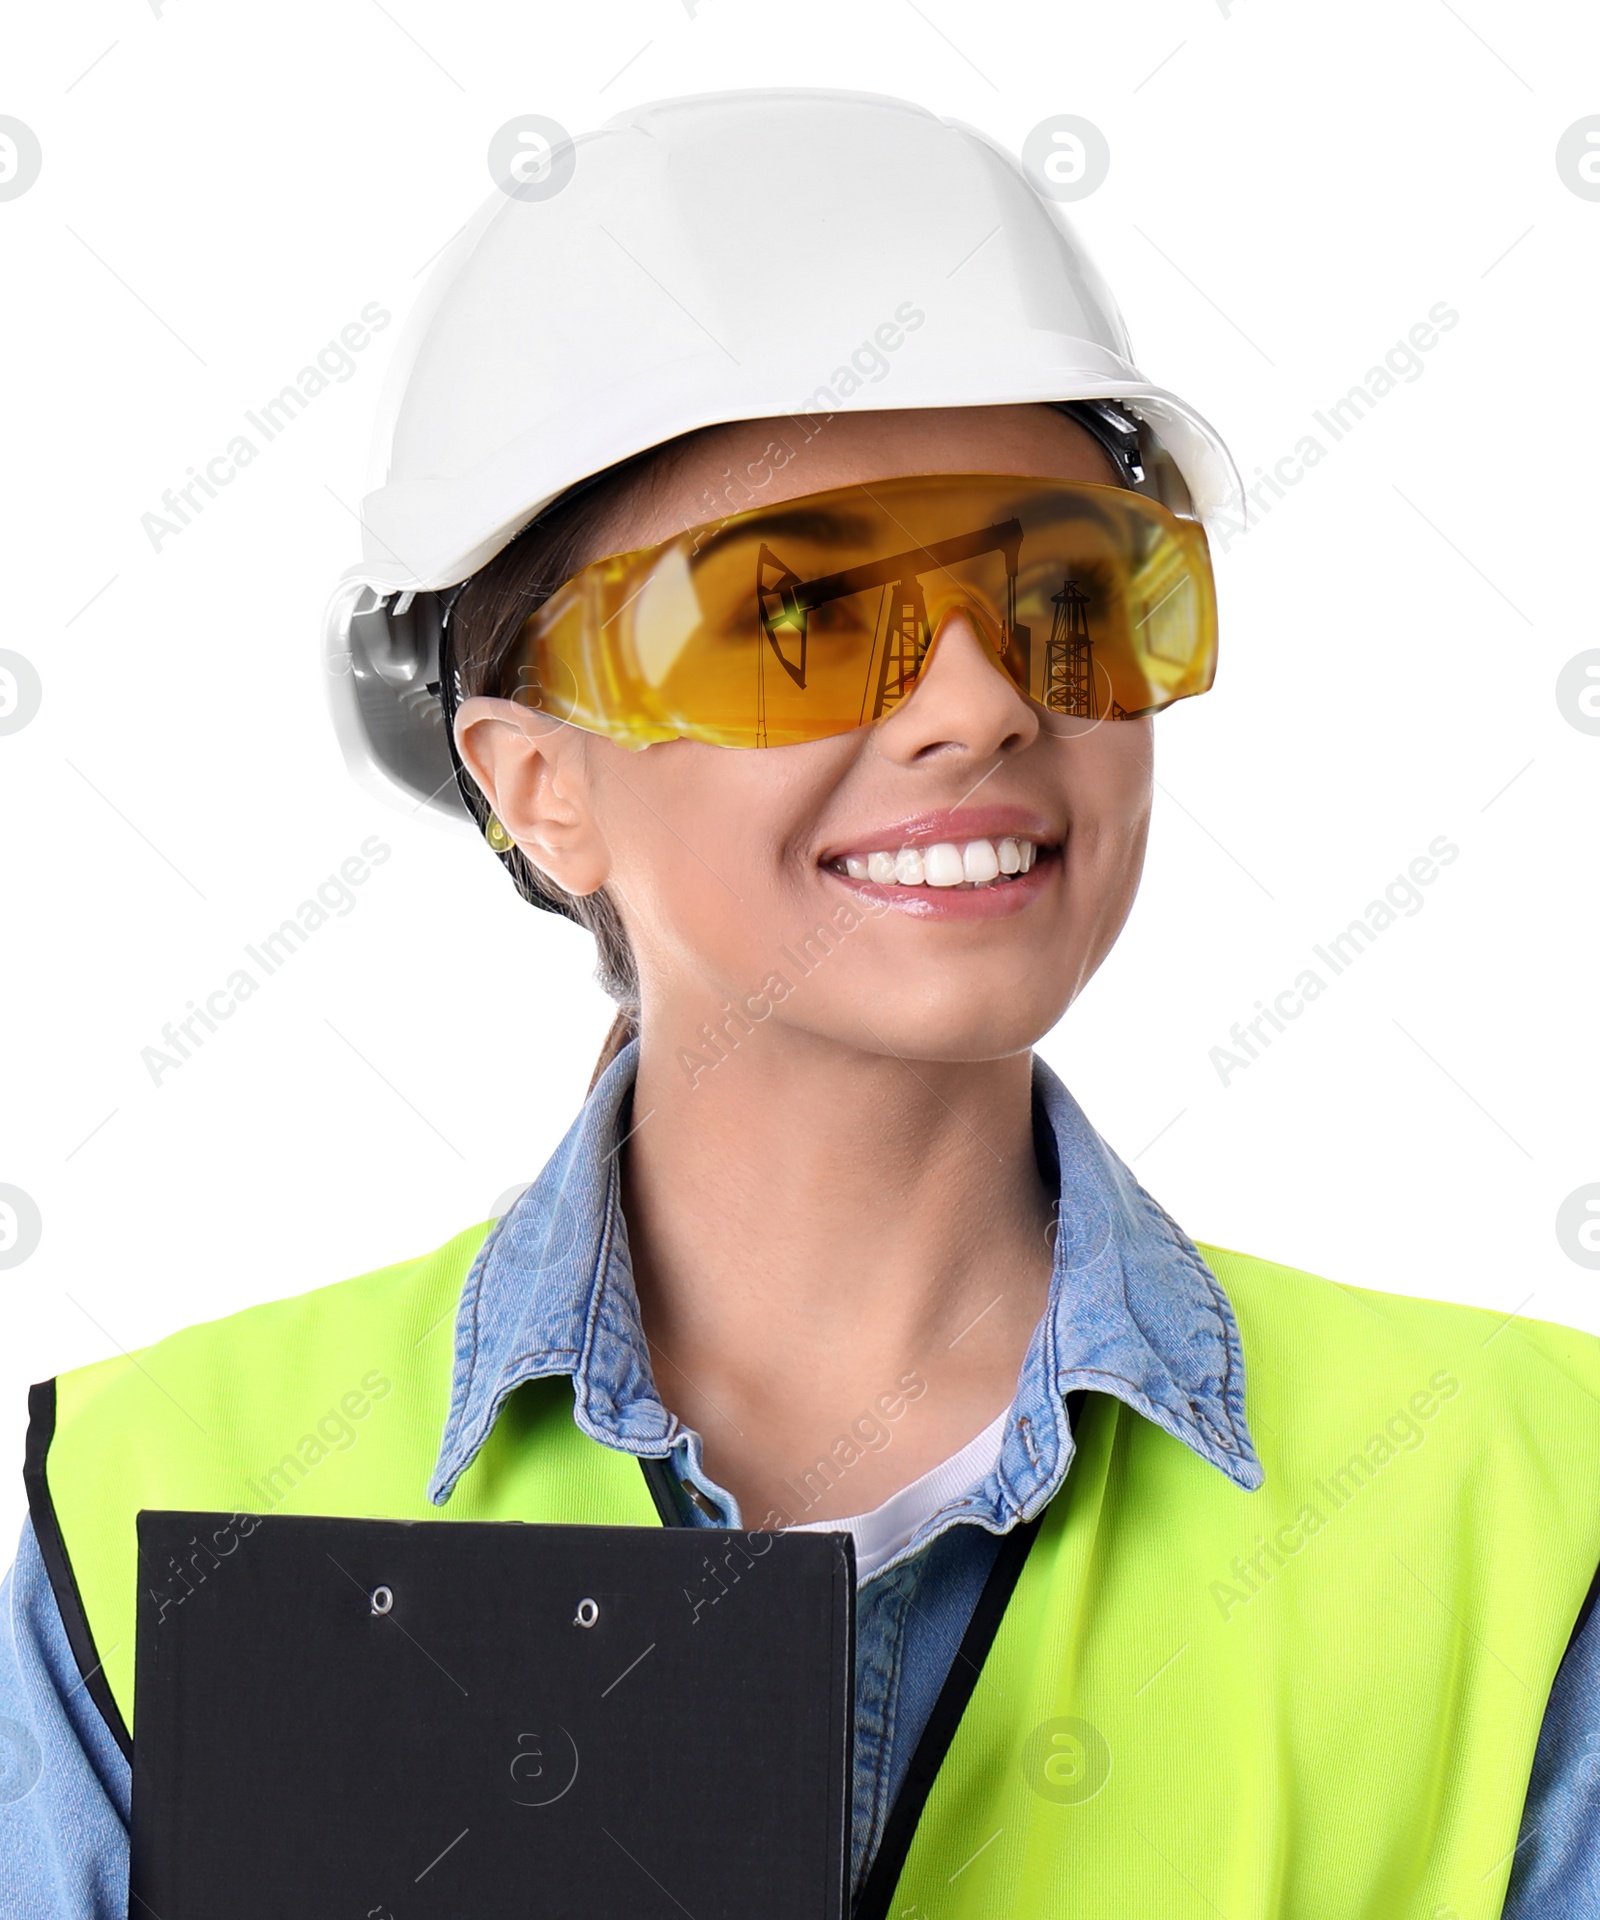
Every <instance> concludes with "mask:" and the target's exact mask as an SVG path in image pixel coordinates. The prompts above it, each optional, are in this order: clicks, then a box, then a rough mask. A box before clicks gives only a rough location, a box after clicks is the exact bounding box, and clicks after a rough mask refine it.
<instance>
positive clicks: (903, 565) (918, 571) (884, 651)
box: [756, 520, 1028, 746]
mask: <svg viewBox="0 0 1600 1920" xmlns="http://www.w3.org/2000/svg"><path fill="white" fill-rule="evenodd" d="M1021 546H1022V522H1021V521H1020V520H1002V521H1000V522H999V523H998V524H997V525H995V526H992V527H984V528H982V529H980V530H979V531H978V532H976V533H959V534H956V535H954V536H953V537H952V538H950V539H948V540H935V541H934V542H933V543H932V544H931V545H930V546H926V547H911V548H909V549H907V551H906V552H904V553H896V554H891V555H890V556H889V558H888V559H886V560H869V561H867V562H865V563H864V564H863V565H861V566H859V567H847V568H845V569H844V570H843V571H842V572H840V573H829V574H824V575H822V576H821V577H820V578H818V579H816V580H802V579H801V578H800V577H799V575H798V574H795V573H792V572H791V571H790V570H789V568H788V567H786V566H785V565H784V564H783V562H782V561H781V560H780V559H779V558H778V556H777V555H776V554H775V553H774V552H773V551H772V549H771V548H770V547H769V546H767V545H766V544H765V542H763V543H762V546H761V550H760V552H759V554H758V555H757V557H756V605H757V607H758V608H759V610H760V615H761V631H762V633H763V634H764V635H765V636H766V639H767V642H768V644H769V645H770V646H771V648H772V651H773V652H774V654H776V655H777V658H778V662H779V664H780V665H781V666H782V668H783V670H784V672H785V673H787V674H788V676H789V678H790V679H791V680H792V681H793V682H794V683H795V685H796V686H797V687H799V688H800V689H801V690H802V691H803V690H804V688H805V684H806V649H807V643H808V631H807V628H808V616H809V615H810V613H811V612H812V610H813V609H814V608H816V607H821V606H826V605H827V604H828V603H829V602H830V601H833V600H843V599H846V598H848V597H849V596H850V595H851V594H856V593H867V592H870V591H871V589H872V588H874V587H883V588H885V589H887V600H888V606H887V611H888V623H887V626H886V627H885V630H884V633H883V636H882V639H881V641H879V642H878V643H877V644H876V645H875V646H874V648H873V659H875V660H876V662H877V673H876V676H874V674H873V662H872V660H869V661H868V663H867V677H866V685H865V686H864V687H863V689H862V695H861V720H862V723H863V724H865V722H866V721H867V720H869V719H871V720H876V719H878V718H880V717H881V716H882V715H883V714H885V713H887V712H888V711H889V710H890V709H891V708H892V707H896V706H898V705H899V703H900V702H901V701H902V700H903V699H904V698H905V696H906V695H907V694H908V693H909V692H910V691H911V687H912V685H913V683H914V682H915V680H916V677H917V674H918V672H919V670H920V669H921V666H922V660H923V656H924V654H926V652H927V651H928V642H929V640H930V639H931V638H932V635H931V634H930V633H929V631H928V608H927V602H926V600H925V599H924V597H923V592H922V581H921V578H920V576H921V575H922V574H924V573H931V572H933V571H934V570H935V569H936V568H940V569H942V568H944V567H949V566H954V565H956V564H957V562H959V561H962V560H972V559H975V558H976V557H977V556H978V555H979V554H983V553H1003V554H1004V555H1005V562H1006V607H1005V619H1004V622H1003V625H1002V629H1001V635H1000V650H1001V652H1002V653H1003V654H1004V653H1007V652H1010V651H1011V649H1013V648H1015V649H1016V651H1017V653H1018V654H1019V655H1020V657H1021V667H1022V671H1023V674H1024V676H1026V673H1027V668H1028V629H1027V628H1026V627H1019V626H1018V625H1017V555H1018V552H1019V551H1020V549H1021ZM786 640H788V641H791V642H795V643H797V648H798V652H797V657H796V658H791V657H790V656H789V655H788V654H786V653H785V652H784V642H785V641H786ZM760 660H761V663H762V667H763V668H764V665H765V660H766V655H765V652H764V651H763V652H762V654H761V655H760ZM874 678H875V679H876V685H874ZM1026 684H1027V682H1026V678H1024V685H1026ZM757 685H758V693H757V728H758V733H757V738H758V740H759V741H760V743H761V744H762V745H763V746H764V745H765V744H766V693H765V682H764V680H758V683H757ZM869 694H870V696H871V701H870V705H871V712H870V713H869V712H868V710H867V709H868V704H869V701H868V696H869Z"/></svg>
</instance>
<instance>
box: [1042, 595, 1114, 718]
mask: <svg viewBox="0 0 1600 1920" xmlns="http://www.w3.org/2000/svg"><path fill="white" fill-rule="evenodd" d="M1050 604H1051V606H1053V607H1054V608H1055V610H1056V615H1055V618H1054V619H1053V620H1052V621H1051V622H1050V644H1049V646H1048V648H1047V649H1046V650H1045V657H1044V704H1045V705H1046V706H1047V707H1048V708H1049V709H1050V711H1051V712H1052V713H1074V714H1078V715H1080V716H1081V717H1082V718H1083V719H1085V720H1098V719H1099V717H1100V715H1099V712H1098V707H1099V701H1098V699H1097V697H1096V694H1095V684H1094V643H1093V642H1092V641H1091V640H1090V638H1089V616H1088V606H1089V596H1088V594H1086V593H1084V592H1083V591H1082V590H1081V588H1080V587H1079V585H1078V583H1077V581H1076V580H1063V581H1062V582H1061V591H1060V592H1059V593H1053V594H1051V596H1050Z"/></svg>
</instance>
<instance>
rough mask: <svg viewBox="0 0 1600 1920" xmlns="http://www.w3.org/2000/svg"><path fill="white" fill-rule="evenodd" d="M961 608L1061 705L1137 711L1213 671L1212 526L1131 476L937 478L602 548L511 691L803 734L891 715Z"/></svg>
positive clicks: (815, 735) (699, 733)
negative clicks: (620, 548)
mask: <svg viewBox="0 0 1600 1920" xmlns="http://www.w3.org/2000/svg"><path fill="white" fill-rule="evenodd" d="M956 613H964V614H965V615H966V616H967V618H968V619H969V620H970V622H971V624H972V626H973V628H974V629H975V631H976V632H977V634H978V635H979V636H980V638H981V639H982V641H983V642H984V643H985V644H986V646H987V648H988V650H989V652H990V655H991V657H992V659H993V662H994V664H995V666H996V668H997V669H999V670H1000V671H1002V672H1004V673H1006V674H1008V675H1009V676H1010V678H1011V679H1012V681H1013V682H1014V683H1015V685H1016V687H1017V689H1018V691H1019V692H1021V693H1023V694H1025V695H1026V696H1027V697H1028V698H1029V699H1030V700H1032V701H1034V702H1036V703H1037V704H1038V705H1039V706H1040V707H1042V708H1043V709H1044V710H1045V711H1046V712H1047V713H1051V714H1060V715H1070V716H1076V717H1077V718H1079V719H1080V720H1086V721H1098V720H1125V719H1133V718H1135V717H1137V716H1138V715H1141V714H1147V713H1155V712H1158V711H1159V710H1160V709H1161V708H1162V707H1165V706H1170V705H1171V703H1172V702H1173V701H1174V700H1182V699H1186V698H1187V697H1188V696H1189V695H1190V694H1196V693H1204V692H1205V690H1206V689H1207V688H1208V687H1209V686H1210V685H1211V682H1212V677H1213V675H1214V673H1215V670H1216V652H1217V641H1216V632H1217V623H1216V597H1215V591H1214V587H1213V582H1212V576H1211V562H1210V556H1209V552H1208V549H1207V546H1206V538H1205V534H1204V532H1203V530H1202V529H1201V527H1200V526H1199V524H1198V523H1197V522H1195V521H1192V520H1184V519H1179V518H1178V517H1177V516H1176V515H1175V514H1172V513H1170V512H1168V511H1167V509H1166V508H1164V507H1162V506H1160V505H1158V504H1157V503H1156V502H1155V501H1153V500H1150V499H1148V498H1146V497H1145V496H1144V495H1143V494H1138V493H1132V492H1129V491H1126V490H1125V489H1122V488H1118V487H1108V486H1092V485H1089V484H1088V483H1086V482H1082V481H1076V480H1050V479H1030V478H1017V477H1015V476H1012V475H1007V474H926V475H917V476H913V477H909V478H899V479H893V480H875V481H872V482H870V483H869V484H867V485H864V486H848V487H834V488H830V489H829V490H828V491H826V492H823V493H812V494H806V495H804V496H803V497H801V498H798V499H791V500H785V501H782V502H781V503H778V504H775V505H773V506H763V507H754V508H751V509H749V510H747V511H745V512H743V513H737V514H735V515H733V516H732V517H731V518H729V519H726V520H718V521H712V522H709V523H708V524H706V525H703V526H698V527H691V528H689V529H688V530H687V531H686V532H684V533H680V534H676V535H674V536H673V537H672V538H671V539H670V540H664V541H662V542H661V543H660V544H659V545H657V546H653V547H643V548H639V549H638V550H636V551H634V552H631V553H618V554H612V555H610V556H608V557H607V558H605V559H603V560H596V561H594V562H592V563H591V564H590V565H589V566H586V567H584V568H583V569H582V571H581V572H579V573H576V574H574V575H573V576H572V578H571V579H570V580H568V581H566V582H565V583H564V584H563V585H562V586H561V587H559V588H558V589H557V590H556V591H555V592H554V593H553V594H552V595H551V596H550V598H549V599H548V600H547V601H545V603H544V604H543V605H542V606H541V607H540V608H539V609H538V610H537V611H536V612H535V613H533V614H531V615H530V616H529V618H528V620H527V621H526V622H525V624H524V626H523V628H522V631H521V634H520V636H519V642H518V647H517V650H516V651H515V653H514V656H513V658H512V660H511V661H510V662H508V672H509V674H510V678H511V680H512V681H513V682H514V685H513V688H512V691H511V694H510V697H511V698H512V699H514V700H517V701H519V702H521V703H522V704H523V705H525V706H529V707H533V708H537V709H538V710H539V711H541V712H544V713H547V714H549V715H551V716H552V717H553V718H555V719H558V720H564V721H569V722H571V724H572V725H574V726H578V727H583V728H586V729H587V730H589V731H591V732H594V733H599V734H604V735H606V736H607V738H609V739H612V740H615V741H618V742H620V743H621V744H623V745H625V746H629V747H642V746H648V745H649V744H650V743H651V742H653V741H658V740H674V739H679V738H686V739H690V740H700V741H705V742H707V743H709V744H711V745H714V746H722V747H781V746H793V745H798V744H799V743H801V742H803V741H808V740H821V739H825V738H826V737H827V736H828V735H830V734H836V733H848V732H851V731H852V730H853V729H855V728H857V727H864V726H869V725H871V724H872V723H873V722H874V721H877V720H881V719H882V718H883V717H884V716H885V715H886V714H889V713H891V712H893V711H894V709H895V708H896V707H898V706H899V705H900V703H901V702H902V701H904V700H905V699H906V697H907V696H908V695H909V694H910V693H911V692H912V690H913V689H914V687H915V686H916V683H917V677H918V675H919V674H920V673H921V672H922V670H923V667H924V666H925V665H926V663H927V660H928V658H929V653H930V650H931V648H932V647H933V645H934V643H935V641H936V639H937V637H938V634H939V631H940V628H941V626H942V625H943V623H944V622H945V621H946V620H947V619H948V618H949V617H950V616H951V615H953V614H956ZM503 684H504V683H503Z"/></svg>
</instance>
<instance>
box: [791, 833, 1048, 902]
mask: <svg viewBox="0 0 1600 1920" xmlns="http://www.w3.org/2000/svg"><path fill="white" fill-rule="evenodd" d="M1061 857H1062V853H1061V849H1060V848H1058V847H1038V849H1037V852H1036V853H1035V856H1034V859H1033V864H1032V865H1031V866H1030V867H1029V868H1028V870H1027V872H1025V873H1023V872H1018V873H1015V874H1002V875H1000V876H999V877H998V878H996V879H994V880H991V881H987V882H984V883H981V884H973V883H971V882H967V883H964V884H962V885H958V886H929V885H927V884H926V882H924V883H923V884H921V885H903V884H901V883H900V882H898V881H894V880H891V881H889V882H887V883H884V882H881V881H876V880H870V879H856V878H854V877H853V876H852V875H851V874H849V873H848V872H843V873H842V872H840V871H839V868H838V866H833V865H830V866H825V867H824V868H823V872H824V873H825V874H827V876H828V878H829V879H830V880H835V881H837V882H838V884H839V885H840V886H842V887H848V888H849V889H850V890H851V892H852V893H857V894H860V895H862V896H863V897H864V898H866V899H869V900H872V901H873V902H875V903H880V902H881V904H882V905H883V906H884V907H890V908H893V909H894V910H895V911H896V912H899V913H908V914H911V915H912V916H913V917H915V918H921V919H924V920H993V919H998V918H1001V917H1002V916H1004V915H1006V914H1009V913H1020V912H1021V911H1022V910H1023V908H1025V907H1028V906H1031V905H1032V903H1033V902H1034V901H1035V900H1037V899H1038V898H1039V896H1040V894H1041V893H1043V892H1044V890H1045V889H1046V888H1047V887H1048V886H1050V885H1051V883H1052V882H1053V881H1054V879H1055V876H1056V873H1057V871H1058V869H1059V867H1060V864H1061Z"/></svg>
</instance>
